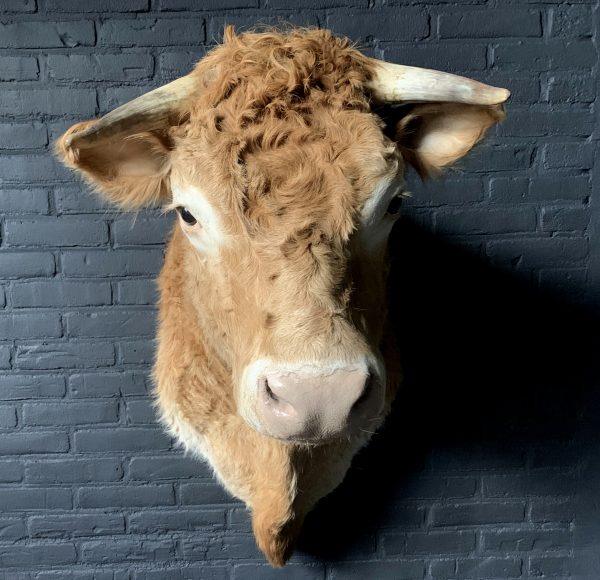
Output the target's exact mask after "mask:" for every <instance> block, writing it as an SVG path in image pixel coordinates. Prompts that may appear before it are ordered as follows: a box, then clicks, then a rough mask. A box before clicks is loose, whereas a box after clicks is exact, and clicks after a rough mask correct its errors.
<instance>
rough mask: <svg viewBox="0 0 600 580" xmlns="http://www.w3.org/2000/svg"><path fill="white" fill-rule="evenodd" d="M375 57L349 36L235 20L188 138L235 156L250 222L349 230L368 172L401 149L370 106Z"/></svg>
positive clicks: (193, 110)
mask: <svg viewBox="0 0 600 580" xmlns="http://www.w3.org/2000/svg"><path fill="white" fill-rule="evenodd" d="M372 66H373V65H372V64H371V63H370V61H369V59H368V58H366V57H365V56H363V55H362V54H361V53H360V52H359V51H358V50H356V49H355V48H353V47H352V46H351V45H350V42H349V41H348V39H345V38H339V37H336V36H334V35H333V34H332V33H331V32H329V31H326V30H317V29H300V30H299V29H294V30H291V31H289V32H281V31H273V30H270V31H267V32H261V33H244V34H240V35H236V34H235V32H234V30H233V28H232V27H228V28H227V29H226V30H225V39H224V43H223V44H222V45H220V46H218V47H217V48H215V49H214V50H213V51H212V52H211V53H209V54H208V55H207V56H206V57H205V58H204V59H203V60H202V61H200V63H199V64H198V65H197V67H196V69H195V71H194V74H196V75H198V76H199V77H200V79H201V85H202V86H203V88H202V90H201V91H200V92H199V93H198V94H197V95H196V96H195V98H194V99H193V100H192V101H190V103H189V105H188V111H189V114H190V120H191V123H190V124H189V125H188V127H187V130H186V137H191V138H192V139H193V138H194V137H201V139H202V141H203V142H204V144H206V145H208V146H209V147H210V148H211V150H213V151H214V152H215V153H218V158H219V159H220V160H221V163H222V165H221V169H225V167H224V165H227V163H226V161H225V160H227V159H229V160H230V163H229V167H228V172H229V175H230V176H237V183H238V185H239V191H241V192H243V194H242V195H241V196H240V204H241V206H242V211H243V214H244V216H245V218H246V219H247V220H248V221H249V223H250V224H251V225H253V226H255V227H256V228H257V229H259V228H260V229H263V230H264V229H265V228H267V229H268V228H269V226H270V225H274V224H277V225H281V223H282V220H283V221H288V222H289V223H290V224H291V223H294V224H295V225H297V227H298V228H299V229H306V228H307V227H308V226H309V224H312V226H311V229H315V228H318V229H320V230H324V231H325V232H331V231H337V232H339V233H341V235H342V237H347V235H349V233H350V232H351V230H352V228H353V222H354V216H355V214H356V212H357V211H358V209H359V206H360V205H361V203H362V202H364V200H365V199H366V198H367V197H368V194H369V193H370V192H371V191H372V190H373V187H374V183H373V179H371V178H370V176H371V177H372V174H373V173H376V174H378V175H379V174H381V173H382V172H383V171H384V170H385V168H386V167H389V162H390V158H391V156H392V152H393V149H394V148H393V146H392V145H391V143H390V142H387V141H386V139H385V138H384V137H383V134H382V132H381V121H380V119H379V118H378V117H376V116H375V115H372V114H371V112H370V101H369V95H368V94H367V93H366V92H365V88H364V87H365V83H366V82H367V81H368V79H369V78H371V75H372ZM233 150H235V154H233ZM223 162H225V163H223ZM369 165H370V167H371V168H373V169H374V171H366V170H365V166H367V167H368V166H369ZM323 221H325V222H327V223H323Z"/></svg>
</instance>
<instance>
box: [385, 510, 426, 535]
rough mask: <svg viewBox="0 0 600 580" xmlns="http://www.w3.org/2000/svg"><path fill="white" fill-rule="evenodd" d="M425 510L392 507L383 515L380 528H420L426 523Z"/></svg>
mask: <svg viewBox="0 0 600 580" xmlns="http://www.w3.org/2000/svg"><path fill="white" fill-rule="evenodd" d="M425 513H426V512H425V508H424V507H417V506H408V505H391V506H389V507H388V508H387V509H386V511H385V514H381V521H380V523H379V527H380V528H386V527H387V528H395V529H402V528H418V527H421V526H422V525H423V522H424V521H425Z"/></svg>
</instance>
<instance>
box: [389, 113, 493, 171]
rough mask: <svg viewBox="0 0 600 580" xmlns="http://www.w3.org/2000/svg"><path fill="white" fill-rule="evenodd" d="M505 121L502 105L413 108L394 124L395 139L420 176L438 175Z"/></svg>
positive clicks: (405, 157)
mask: <svg viewBox="0 0 600 580" xmlns="http://www.w3.org/2000/svg"><path fill="white" fill-rule="evenodd" d="M503 118H504V111H503V109H502V106H501V105H466V104H462V103H428V104H422V105H421V104H419V105H414V106H413V107H412V108H411V109H410V110H409V111H408V113H407V114H406V115H404V116H402V117H401V118H400V119H399V120H398V121H397V124H396V130H395V139H396V142H397V143H398V147H399V149H400V151H401V152H402V155H403V157H404V159H405V160H406V161H408V162H409V163H410V164H411V165H413V166H414V167H415V169H416V170H417V172H418V173H419V174H420V175H421V177H428V176H432V175H436V174H438V173H439V172H440V171H442V170H443V169H445V168H446V167H449V166H451V165H453V164H454V163H456V161H458V160H459V159H460V158H461V157H463V156H464V155H466V154H467V153H468V152H469V151H470V150H471V149H472V148H473V147H474V146H475V145H476V144H477V143H478V142H479V141H480V140H481V139H482V138H483V137H484V136H485V134H486V132H487V131H488V129H490V127H492V126H493V125H495V124H496V123H498V122H499V121H501V120H502V119H503Z"/></svg>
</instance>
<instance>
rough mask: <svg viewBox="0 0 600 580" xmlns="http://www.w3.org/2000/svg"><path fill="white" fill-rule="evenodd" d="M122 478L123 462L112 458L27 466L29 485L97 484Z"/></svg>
mask: <svg viewBox="0 0 600 580" xmlns="http://www.w3.org/2000/svg"><path fill="white" fill-rule="evenodd" d="M122 477H123V466H122V465H121V462H120V461H118V460H117V459H111V458H102V459H93V460H91V459H84V458H81V457H78V458H77V459H61V460H58V461H56V460H52V461H28V462H27V464H26V465H25V479H26V481H27V483H36V484H39V483H52V484H61V483H63V484H64V483H97V482H102V481H119V480H120V479H122Z"/></svg>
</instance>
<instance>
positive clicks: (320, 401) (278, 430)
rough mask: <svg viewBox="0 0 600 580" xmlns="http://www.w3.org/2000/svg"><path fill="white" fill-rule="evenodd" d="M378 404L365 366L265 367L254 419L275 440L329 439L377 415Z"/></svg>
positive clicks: (379, 393) (379, 392)
mask: <svg viewBox="0 0 600 580" xmlns="http://www.w3.org/2000/svg"><path fill="white" fill-rule="evenodd" d="M382 406H383V388H382V386H381V385H380V381H378V380H376V379H375V378H374V377H372V376H371V375H370V373H369V372H368V370H367V368H366V366H364V365H356V366H340V367H337V368H335V369H331V370H328V371H323V370H321V369H319V370H317V369H315V370H306V369H305V368H303V369H300V370H287V369H286V370H285V371H283V370H277V369H268V370H266V372H264V374H262V375H261V376H260V377H259V378H258V401H257V412H258V416H259V420H260V421H261V423H262V424H263V427H265V429H266V431H267V432H268V433H269V434H270V435H272V436H273V437H277V438H280V439H287V440H303V441H320V440H324V439H330V438H332V437H335V436H337V435H342V434H344V433H346V432H348V431H349V430H351V429H352V428H356V427H358V426H359V425H361V424H364V423H365V422H366V421H368V419H369V418H375V417H377V415H378V414H379V413H380V412H381V408H382ZM367 428H368V427H367Z"/></svg>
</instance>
